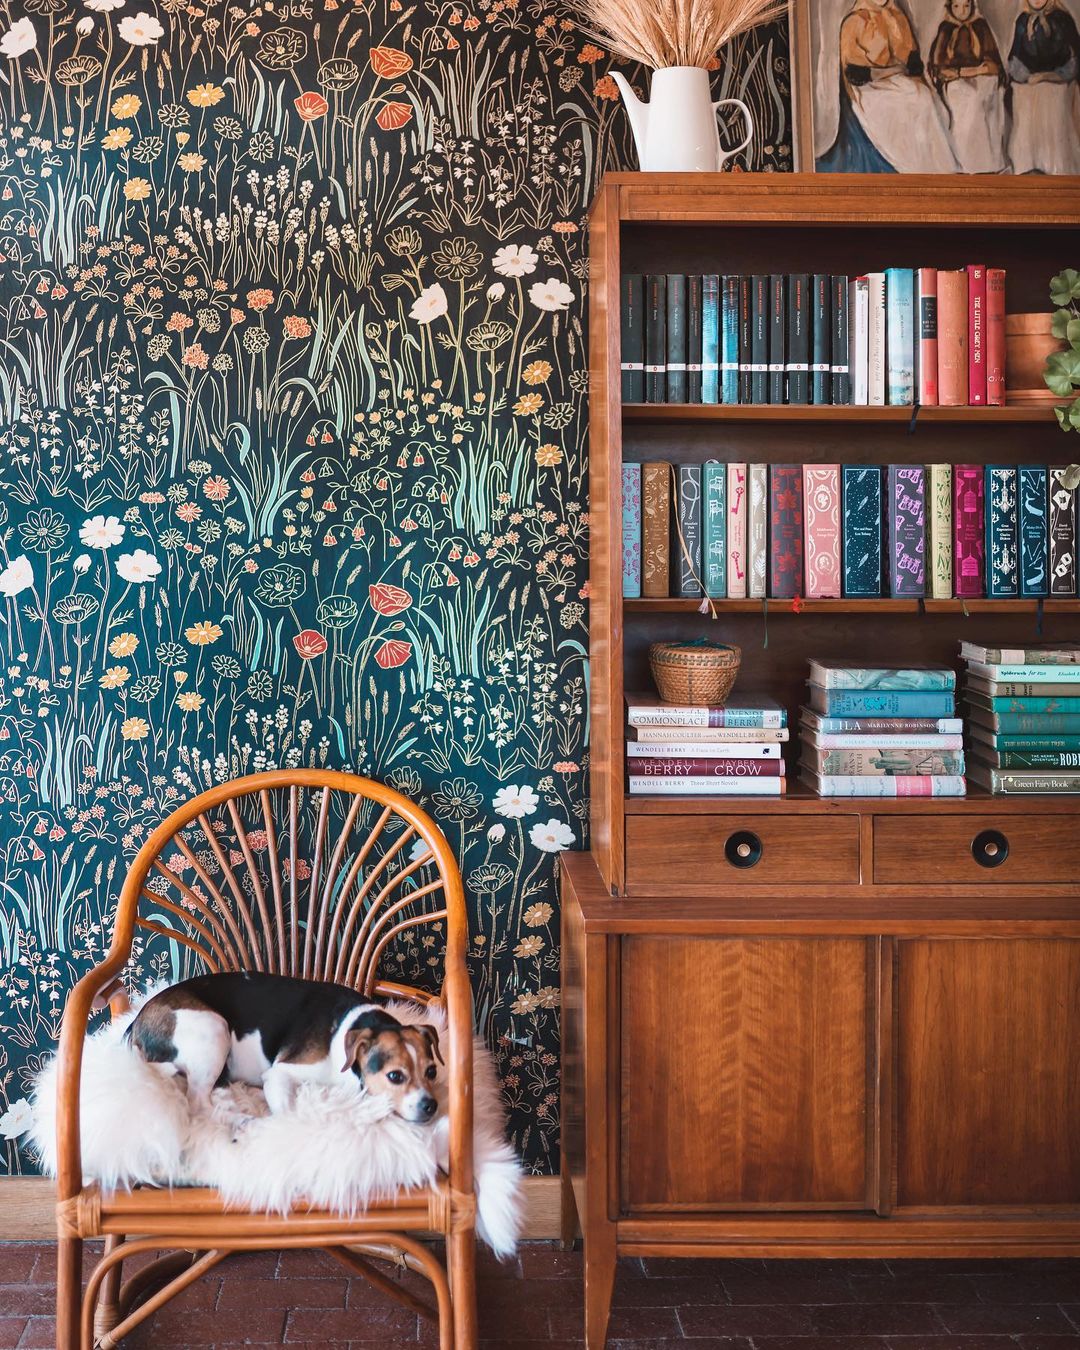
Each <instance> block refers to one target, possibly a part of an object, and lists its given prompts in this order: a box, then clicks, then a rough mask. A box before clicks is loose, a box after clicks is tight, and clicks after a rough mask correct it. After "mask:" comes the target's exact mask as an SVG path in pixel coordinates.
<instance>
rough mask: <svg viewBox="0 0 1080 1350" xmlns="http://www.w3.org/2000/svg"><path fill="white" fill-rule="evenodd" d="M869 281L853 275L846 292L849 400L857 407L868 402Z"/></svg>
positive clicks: (863, 405)
mask: <svg viewBox="0 0 1080 1350" xmlns="http://www.w3.org/2000/svg"><path fill="white" fill-rule="evenodd" d="M868 286H869V283H868V282H867V279H866V277H855V278H854V280H853V281H852V282H851V288H850V291H849V294H848V325H849V327H848V359H849V360H850V362H851V401H852V403H855V404H858V406H859V407H865V406H866V404H867V403H868V402H869V390H868V387H867V380H868V376H869V370H868V361H869V358H870V345H869V344H870V328H869V323H870V306H869V299H870V297H869V290H868Z"/></svg>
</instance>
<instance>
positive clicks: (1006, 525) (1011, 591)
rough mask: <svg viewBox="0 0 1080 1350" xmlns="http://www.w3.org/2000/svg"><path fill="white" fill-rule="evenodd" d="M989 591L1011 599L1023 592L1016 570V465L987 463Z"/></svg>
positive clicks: (993, 598)
mask: <svg viewBox="0 0 1080 1350" xmlns="http://www.w3.org/2000/svg"><path fill="white" fill-rule="evenodd" d="M985 501H986V594H987V596H988V597H989V598H990V599H991V600H1010V599H1012V598H1013V597H1014V596H1017V595H1019V593H1020V576H1019V571H1018V569H1017V556H1016V555H1017V515H1016V466H1015V465H1012V464H988V465H987V466H986V487H985Z"/></svg>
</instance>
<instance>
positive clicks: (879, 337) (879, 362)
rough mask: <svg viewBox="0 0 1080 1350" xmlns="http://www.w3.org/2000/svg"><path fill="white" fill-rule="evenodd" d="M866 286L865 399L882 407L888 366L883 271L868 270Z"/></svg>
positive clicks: (874, 405) (872, 404)
mask: <svg viewBox="0 0 1080 1350" xmlns="http://www.w3.org/2000/svg"><path fill="white" fill-rule="evenodd" d="M866 287H867V310H868V317H869V327H868V338H867V357H866V360H867V401H868V403H869V404H870V405H871V406H872V407H882V406H883V405H884V403H885V372H886V370H887V368H888V367H887V353H886V342H885V273H884V272H869V273H868V274H867V277H866Z"/></svg>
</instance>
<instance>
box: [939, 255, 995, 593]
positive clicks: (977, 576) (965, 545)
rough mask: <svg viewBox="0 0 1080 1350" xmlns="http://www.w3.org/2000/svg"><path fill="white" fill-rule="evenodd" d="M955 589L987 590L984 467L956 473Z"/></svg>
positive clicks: (973, 466)
mask: <svg viewBox="0 0 1080 1350" xmlns="http://www.w3.org/2000/svg"><path fill="white" fill-rule="evenodd" d="M939 279H940V278H939ZM953 585H954V586H955V588H956V594H957V596H959V597H960V599H962V600H972V599H977V598H978V597H979V596H981V595H984V594H985V590H986V546H985V542H984V539H983V467H982V465H981V464H957V465H956V466H955V467H954V469H953Z"/></svg>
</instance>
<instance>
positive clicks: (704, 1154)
mask: <svg viewBox="0 0 1080 1350" xmlns="http://www.w3.org/2000/svg"><path fill="white" fill-rule="evenodd" d="M868 951H869V948H868V946H867V944H866V943H865V942H861V941H858V940H852V939H843V938H841V939H835V940H824V941H816V940H813V939H773V938H731V939H723V940H702V939H697V938H627V939H625V940H624V941H623V952H622V994H621V999H620V1007H621V1014H622V1046H621V1076H622V1084H623V1094H622V1096H623V1100H622V1119H623V1156H622V1162H621V1172H622V1194H623V1200H624V1204H625V1205H626V1206H627V1207H628V1208H630V1209H641V1208H643V1207H652V1206H664V1205H666V1206H669V1207H672V1208H683V1209H685V1208H699V1209H700V1208H724V1207H727V1206H731V1205H743V1206H746V1205H761V1206H794V1207H800V1206H803V1207H805V1206H825V1205H833V1206H849V1207H861V1206H863V1205H864V1204H865V1198H866V1186H867V1148H866V1112H867V1081H868V1074H867V1065H868V1026H869V1020H870V1009H869V998H868V981H867V975H868Z"/></svg>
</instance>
